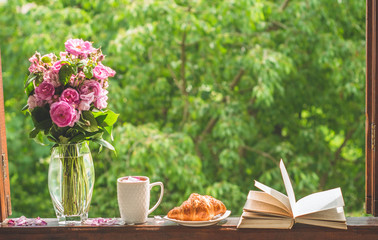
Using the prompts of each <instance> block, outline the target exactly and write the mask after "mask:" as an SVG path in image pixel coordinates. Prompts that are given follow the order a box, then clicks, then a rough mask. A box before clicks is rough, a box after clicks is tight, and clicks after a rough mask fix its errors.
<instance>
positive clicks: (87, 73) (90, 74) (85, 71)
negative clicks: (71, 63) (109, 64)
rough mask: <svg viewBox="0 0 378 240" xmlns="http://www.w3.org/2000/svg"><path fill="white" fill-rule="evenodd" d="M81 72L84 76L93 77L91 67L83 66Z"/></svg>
mask: <svg viewBox="0 0 378 240" xmlns="http://www.w3.org/2000/svg"><path fill="white" fill-rule="evenodd" d="M83 72H84V74H85V77H86V78H89V79H91V78H93V67H89V66H85V67H84V68H83Z"/></svg>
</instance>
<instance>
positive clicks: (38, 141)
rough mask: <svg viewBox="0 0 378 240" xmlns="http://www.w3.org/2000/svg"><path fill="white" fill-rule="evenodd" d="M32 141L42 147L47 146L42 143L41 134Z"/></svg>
mask: <svg viewBox="0 0 378 240" xmlns="http://www.w3.org/2000/svg"><path fill="white" fill-rule="evenodd" d="M33 139H34V141H35V142H36V143H38V144H40V145H42V146H46V145H47V144H46V143H45V142H44V141H43V134H42V133H41V132H39V133H38V134H37V136H36V137H34V138H33Z"/></svg>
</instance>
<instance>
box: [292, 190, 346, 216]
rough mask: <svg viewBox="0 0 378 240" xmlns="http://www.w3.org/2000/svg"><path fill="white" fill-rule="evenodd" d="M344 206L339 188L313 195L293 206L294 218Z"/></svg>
mask: <svg viewBox="0 0 378 240" xmlns="http://www.w3.org/2000/svg"><path fill="white" fill-rule="evenodd" d="M343 206H344V200H343V195H342V193H341V189H340V188H335V189H331V190H328V191H323V192H318V193H313V194H311V195H308V196H306V197H304V198H302V199H300V200H298V202H297V203H296V204H295V212H294V217H297V216H302V215H306V214H310V213H314V212H319V211H324V210H328V209H332V208H338V207H343Z"/></svg>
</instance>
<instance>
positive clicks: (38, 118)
mask: <svg viewBox="0 0 378 240" xmlns="http://www.w3.org/2000/svg"><path fill="white" fill-rule="evenodd" d="M31 116H32V120H33V123H34V127H36V128H39V129H40V130H45V129H49V128H50V127H51V126H52V121H51V118H50V113H49V111H48V110H47V109H46V108H44V107H36V108H34V109H33V110H32V111H31Z"/></svg>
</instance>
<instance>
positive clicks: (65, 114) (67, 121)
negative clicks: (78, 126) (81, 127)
mask: <svg viewBox="0 0 378 240" xmlns="http://www.w3.org/2000/svg"><path fill="white" fill-rule="evenodd" d="M50 116H51V119H52V121H53V122H54V123H55V124H56V125H57V126H58V127H67V126H70V127H73V126H74V124H75V122H77V121H78V120H79V118H80V114H78V113H77V111H76V110H75V109H74V108H73V107H72V106H71V105H69V104H68V103H67V102H64V101H60V102H55V103H53V104H51V107H50ZM78 116H79V117H78Z"/></svg>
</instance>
